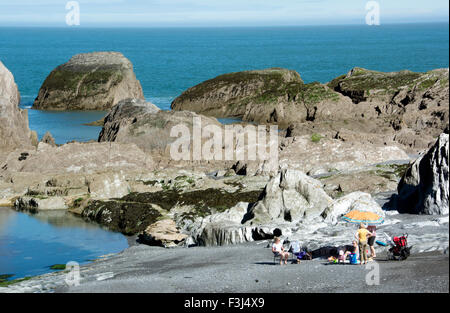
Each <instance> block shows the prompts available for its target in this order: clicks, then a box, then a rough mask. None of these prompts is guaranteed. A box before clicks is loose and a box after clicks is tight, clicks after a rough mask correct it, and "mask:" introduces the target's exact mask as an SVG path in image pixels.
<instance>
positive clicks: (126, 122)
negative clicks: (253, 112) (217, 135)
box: [98, 99, 220, 153]
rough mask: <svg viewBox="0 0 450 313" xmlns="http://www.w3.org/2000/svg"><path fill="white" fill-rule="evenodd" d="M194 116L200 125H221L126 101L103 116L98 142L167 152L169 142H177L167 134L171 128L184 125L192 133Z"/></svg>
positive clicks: (214, 120) (150, 104) (189, 115)
mask: <svg viewBox="0 0 450 313" xmlns="http://www.w3.org/2000/svg"><path fill="white" fill-rule="evenodd" d="M194 117H199V118H200V119H201V125H202V126H205V125H209V124H214V125H220V123H219V122H218V121H217V120H216V119H214V118H209V117H205V116H201V115H198V114H195V113H192V112H187V111H183V112H174V111H162V110H160V109H158V108H157V107H156V106H155V105H154V104H152V103H149V102H145V101H142V100H136V99H126V100H123V101H121V102H119V103H118V104H117V105H116V106H114V107H113V108H112V110H111V111H110V112H109V113H108V115H107V116H106V117H105V119H104V126H103V128H102V131H101V132H100V135H99V138H98V141H99V142H106V141H114V142H123V143H134V144H136V145H137V146H139V147H140V148H141V149H144V150H145V151H146V152H148V151H156V150H159V151H162V152H163V153H164V152H165V153H168V152H169V148H170V147H169V145H170V143H172V142H174V141H175V140H176V139H177V137H175V136H174V137H171V135H170V134H171V130H172V128H173V127H174V126H177V125H180V124H183V125H185V126H187V127H188V128H189V131H190V134H192V128H193V123H194ZM166 150H167V151H166Z"/></svg>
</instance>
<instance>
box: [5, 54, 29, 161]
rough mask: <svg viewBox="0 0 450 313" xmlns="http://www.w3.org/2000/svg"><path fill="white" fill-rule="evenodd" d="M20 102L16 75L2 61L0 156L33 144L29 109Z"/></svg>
mask: <svg viewBox="0 0 450 313" xmlns="http://www.w3.org/2000/svg"><path fill="white" fill-rule="evenodd" d="M19 102H20V94H19V89H18V88H17V85H16V83H15V81H14V76H13V75H12V73H11V72H10V71H9V70H8V69H7V68H6V67H5V66H4V65H3V63H2V62H1V61H0V156H2V155H3V154H4V153H7V152H9V151H12V150H14V149H16V148H21V147H31V146H32V145H33V142H32V138H33V136H34V135H35V133H33V132H31V131H30V129H29V126H28V111H27V110H21V109H20V108H19ZM2 159H3V158H2ZM1 166H3V164H2V161H0V167H1Z"/></svg>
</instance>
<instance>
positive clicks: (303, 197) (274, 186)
mask: <svg viewBox="0 0 450 313" xmlns="http://www.w3.org/2000/svg"><path fill="white" fill-rule="evenodd" d="M332 201H333V200H332V199H331V198H330V197H329V196H328V195H327V193H326V192H325V191H324V190H323V185H322V183H321V182H320V181H318V180H316V179H313V178H311V177H309V176H308V175H306V174H305V173H303V172H301V171H297V170H290V169H284V170H282V171H280V172H279V173H278V175H276V176H275V177H274V178H272V179H271V180H270V181H269V183H268V184H267V186H266V188H265V189H264V192H263V194H262V196H261V200H259V201H258V202H257V203H255V204H254V206H253V207H252V208H251V209H250V212H249V216H251V217H252V218H249V220H248V221H246V223H247V224H251V225H254V224H265V223H269V222H274V221H282V222H298V221H301V220H304V219H312V218H314V217H317V216H319V215H320V214H322V212H323V211H324V210H325V209H326V208H327V207H328V206H329V205H330V204H331V203H332Z"/></svg>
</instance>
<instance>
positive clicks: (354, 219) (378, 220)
mask: <svg viewBox="0 0 450 313" xmlns="http://www.w3.org/2000/svg"><path fill="white" fill-rule="evenodd" d="M342 219H343V220H344V221H346V222H349V223H354V224H359V223H364V224H369V225H376V224H382V223H383V222H384V218H383V217H382V216H380V215H378V214H377V213H374V212H365V211H360V210H352V211H350V212H348V213H347V214H345V215H344V216H343V217H342Z"/></svg>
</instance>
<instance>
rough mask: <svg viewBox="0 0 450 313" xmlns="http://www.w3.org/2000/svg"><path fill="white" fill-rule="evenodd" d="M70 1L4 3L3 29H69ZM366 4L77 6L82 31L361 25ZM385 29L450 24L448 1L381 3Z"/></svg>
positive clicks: (242, 1) (108, 0) (144, 2)
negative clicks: (387, 25) (90, 28)
mask: <svg viewBox="0 0 450 313" xmlns="http://www.w3.org/2000/svg"><path fill="white" fill-rule="evenodd" d="M67 2H68V1H66V0H0V26H62V27H64V26H66V24H65V21H66V14H67V12H68V11H66V9H65V6H66V3H67ZM367 2H368V1H367V0H78V3H79V5H80V23H81V25H80V26H81V27H86V26H98V27H114V26H116V27H123V26H130V27H134V26H136V27H137V26H148V27H167V26H169V27H170V26H191V27H192V26H194V27H195V26H287V25H334V24H363V23H364V22H365V16H366V13H367V12H366V10H365V6H366V3H367ZM378 2H379V4H380V9H381V12H380V13H381V14H380V19H381V23H413V22H447V23H448V10H449V3H448V0H379V1H378Z"/></svg>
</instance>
